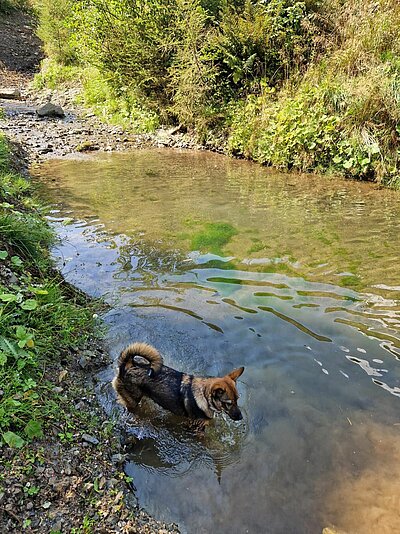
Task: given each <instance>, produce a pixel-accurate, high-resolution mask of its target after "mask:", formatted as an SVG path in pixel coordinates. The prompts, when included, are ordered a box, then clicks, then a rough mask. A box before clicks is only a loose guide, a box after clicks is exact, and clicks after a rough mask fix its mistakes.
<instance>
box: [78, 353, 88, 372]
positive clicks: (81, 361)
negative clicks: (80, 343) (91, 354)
mask: <svg viewBox="0 0 400 534" xmlns="http://www.w3.org/2000/svg"><path fill="white" fill-rule="evenodd" d="M78 363H79V365H80V366H81V367H82V369H85V367H86V366H87V364H88V359H87V358H86V357H85V356H84V355H83V354H82V356H81V357H80V358H79V360H78Z"/></svg>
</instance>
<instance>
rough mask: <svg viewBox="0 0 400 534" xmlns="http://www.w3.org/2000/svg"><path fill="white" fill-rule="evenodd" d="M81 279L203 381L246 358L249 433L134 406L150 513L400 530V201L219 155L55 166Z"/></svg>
mask: <svg viewBox="0 0 400 534" xmlns="http://www.w3.org/2000/svg"><path fill="white" fill-rule="evenodd" d="M38 174H39V175H40V179H41V183H42V184H43V194H44V195H45V196H46V197H47V198H48V200H49V203H50V204H51V205H52V206H53V207H54V210H53V212H52V214H51V217H50V220H51V222H52V224H53V225H54V227H55V228H56V230H57V232H58V234H59V236H60V238H61V243H60V245H59V246H58V247H57V248H56V249H55V251H54V254H55V256H56V258H57V259H58V262H59V265H60V266H61V268H62V270H63V273H64V275H65V276H66V278H67V279H68V280H69V281H71V282H73V283H75V284H76V285H78V286H79V287H81V288H82V289H84V290H85V291H87V292H89V293H90V294H92V295H94V296H101V297H103V298H104V299H105V300H106V301H107V302H108V303H110V304H111V307H112V308H111V311H109V312H108V313H107V314H106V316H105V321H106V322H107V324H108V325H109V331H108V335H107V339H108V343H109V346H110V351H111V353H112V355H113V357H114V358H116V357H117V355H118V353H119V351H120V350H121V349H122V348H123V347H124V346H125V345H126V344H127V342H129V341H131V340H136V339H137V340H143V341H147V342H150V343H153V344H154V345H155V346H157V347H158V348H159V349H160V350H161V352H162V354H163V356H164V359H165V362H166V364H168V365H171V366H173V367H175V368H176V369H179V370H184V371H187V372H192V373H196V374H200V375H222V374H225V373H227V372H229V371H230V370H232V368H234V367H238V366H241V365H244V366H245V368H246V369H245V373H244V374H243V375H242V377H241V378H240V381H239V385H238V387H239V392H240V394H241V398H240V401H239V404H240V405H241V406H242V408H243V411H244V413H245V423H243V424H236V423H233V422H232V421H225V420H224V419H220V418H218V419H216V420H214V421H213V423H212V424H211V426H210V428H209V429H208V430H207V432H206V435H205V436H203V437H199V436H198V435H195V434H193V432H191V431H190V430H188V428H187V426H186V425H185V424H184V423H183V422H182V421H181V420H179V419H178V418H176V417H174V416H171V415H170V414H167V413H165V412H163V411H162V410H161V409H159V408H158V407H156V406H154V405H152V404H151V403H150V402H143V404H142V405H141V407H140V409H139V411H138V413H137V414H136V415H135V417H128V416H127V415H126V414H123V415H121V413H123V412H122V411H121V410H119V409H118V408H117V407H116V404H115V398H114V396H113V393H112V391H111V389H110V384H109V383H110V380H111V377H112V375H113V370H112V369H108V370H107V371H105V372H103V373H102V374H101V375H100V387H99V395H100V398H101V400H102V402H103V404H104V406H105V408H106V409H107V410H108V412H109V413H110V416H112V415H113V414H114V415H113V416H115V417H118V419H119V420H120V423H121V425H123V427H124V429H125V431H126V433H127V434H128V436H130V437H131V438H132V440H131V442H130V445H129V447H128V453H129V462H128V463H127V465H126V472H127V473H128V474H129V475H131V476H132V478H133V480H134V484H135V486H136V490H137V496H138V499H139V502H140V504H141V505H143V506H145V507H146V508H147V509H148V510H149V511H150V512H152V513H153V514H154V515H156V516H158V517H160V518H162V519H165V520H172V521H177V522H179V524H180V526H181V528H182V530H183V531H187V532H199V533H203V532H204V533H208V532H214V531H219V532H235V533H236V532H249V533H259V532H268V533H269V532H270V533H273V534H280V533H283V532H284V533H285V534H286V533H289V534H290V533H293V534H302V533H307V534H308V533H314V532H315V533H320V532H321V530H322V528H323V527H325V526H328V525H336V526H337V527H338V528H342V529H345V530H346V531H347V532H348V533H361V532H362V533H363V534H365V533H371V534H372V533H376V532H379V533H381V532H382V533H386V532H387V533H389V532H390V533H391V532H396V531H400V502H399V495H400V492H399V491H398V490H399V486H398V480H399V479H400V478H399V477H400V462H399V460H400V439H399V437H400V436H399V432H400V419H399V402H400V401H399V397H400V362H399V359H400V302H399V293H400V270H399V267H398V258H399V257H400V203H399V199H400V196H399V194H397V193H394V192H391V191H377V190H374V189H373V187H372V186H371V185H370V184H360V183H354V182H353V183H352V182H345V181H341V180H329V179H328V178H319V177H316V176H312V177H305V176H296V175H289V176H287V175H286V176H285V175H276V174H272V173H269V172H267V171H266V170H265V169H262V168H259V167H257V166H255V165H251V164H249V163H246V162H237V161H231V160H229V159H226V158H223V157H220V156H217V155H214V154H199V153H196V154H193V153H190V152H168V151H143V152H137V153H133V154H123V155H117V154H114V155H112V156H109V155H107V156H106V155H103V156H97V157H94V158H88V159H82V160H80V161H68V160H63V161H54V162H49V163H47V164H45V165H44V166H43V167H42V168H41V169H40V170H39V171H38Z"/></svg>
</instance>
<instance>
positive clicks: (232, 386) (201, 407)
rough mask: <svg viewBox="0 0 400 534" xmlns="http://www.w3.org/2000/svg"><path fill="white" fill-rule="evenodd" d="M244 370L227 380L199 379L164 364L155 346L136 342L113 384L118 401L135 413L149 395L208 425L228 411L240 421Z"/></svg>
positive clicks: (123, 354)
mask: <svg viewBox="0 0 400 534" xmlns="http://www.w3.org/2000/svg"><path fill="white" fill-rule="evenodd" d="M138 357H139V358H140V360H138V359H137V358H138ZM143 360H144V361H143ZM243 371H244V368H243V367H240V368H239V369H236V370H234V371H232V372H231V373H229V374H227V375H225V376H223V377H216V378H209V377H195V376H193V375H189V374H187V373H182V372H180V371H176V370H175V369H172V367H168V366H167V365H164V364H163V359H162V356H161V355H160V353H159V352H158V351H157V349H155V348H154V347H152V346H151V345H148V344H146V343H133V344H131V345H129V346H128V347H127V348H126V349H124V350H123V351H122V352H121V354H120V357H119V359H118V371H117V375H116V377H115V378H114V380H113V382H112V385H113V387H114V389H115V391H116V393H117V397H118V401H119V402H120V403H121V404H122V405H123V406H125V407H126V408H127V410H128V411H129V412H132V413H133V412H134V411H135V409H136V407H137V405H138V404H139V402H140V401H141V399H142V397H143V396H146V397H149V398H150V399H152V400H153V401H154V402H156V403H157V404H159V405H160V406H161V407H162V408H164V409H166V410H169V411H170V412H172V413H174V414H176V415H180V416H183V417H187V418H189V419H191V420H197V421H199V422H200V421H201V422H207V421H209V420H210V419H212V418H213V416H214V414H215V413H217V412H225V413H226V414H227V415H228V416H229V417H230V418H231V419H233V420H235V421H238V420H240V419H242V413H241V411H240V409H239V407H238V406H237V400H238V398H239V395H238V393H237V389H236V380H237V378H238V377H239V376H240V375H241V374H242V373H243Z"/></svg>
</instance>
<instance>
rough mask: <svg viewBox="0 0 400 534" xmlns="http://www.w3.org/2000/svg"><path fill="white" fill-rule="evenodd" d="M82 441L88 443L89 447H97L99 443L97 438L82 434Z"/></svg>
mask: <svg viewBox="0 0 400 534" xmlns="http://www.w3.org/2000/svg"><path fill="white" fill-rule="evenodd" d="M82 439H83V441H86V443H90V444H91V445H98V444H99V443H100V442H99V440H98V439H97V438H95V437H94V436H90V435H89V434H82Z"/></svg>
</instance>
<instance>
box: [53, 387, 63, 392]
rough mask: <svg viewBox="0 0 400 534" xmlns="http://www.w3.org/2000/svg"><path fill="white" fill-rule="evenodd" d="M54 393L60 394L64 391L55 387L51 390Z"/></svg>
mask: <svg viewBox="0 0 400 534" xmlns="http://www.w3.org/2000/svg"><path fill="white" fill-rule="evenodd" d="M53 391H54V393H62V392H63V391H64V390H63V388H61V387H59V386H56V387H54V388H53Z"/></svg>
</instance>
